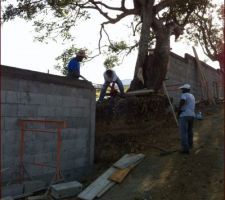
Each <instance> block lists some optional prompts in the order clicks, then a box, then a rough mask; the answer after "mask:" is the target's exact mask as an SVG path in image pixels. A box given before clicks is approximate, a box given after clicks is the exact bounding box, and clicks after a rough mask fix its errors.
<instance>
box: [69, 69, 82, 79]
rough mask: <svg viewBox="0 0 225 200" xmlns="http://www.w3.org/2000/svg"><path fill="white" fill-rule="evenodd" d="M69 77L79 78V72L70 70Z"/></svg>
mask: <svg viewBox="0 0 225 200" xmlns="http://www.w3.org/2000/svg"><path fill="white" fill-rule="evenodd" d="M67 77H68V78H70V79H79V74H78V73H77V72H72V71H68V74H67Z"/></svg>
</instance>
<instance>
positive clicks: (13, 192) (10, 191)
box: [2, 184, 23, 197]
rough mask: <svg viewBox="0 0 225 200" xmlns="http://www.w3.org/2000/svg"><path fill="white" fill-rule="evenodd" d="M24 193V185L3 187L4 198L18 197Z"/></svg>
mask: <svg viewBox="0 0 225 200" xmlns="http://www.w3.org/2000/svg"><path fill="white" fill-rule="evenodd" d="M22 193H23V184H12V185H7V186H3V187H2V196H3V197H6V196H13V197H14V196H18V195H21V194H22Z"/></svg>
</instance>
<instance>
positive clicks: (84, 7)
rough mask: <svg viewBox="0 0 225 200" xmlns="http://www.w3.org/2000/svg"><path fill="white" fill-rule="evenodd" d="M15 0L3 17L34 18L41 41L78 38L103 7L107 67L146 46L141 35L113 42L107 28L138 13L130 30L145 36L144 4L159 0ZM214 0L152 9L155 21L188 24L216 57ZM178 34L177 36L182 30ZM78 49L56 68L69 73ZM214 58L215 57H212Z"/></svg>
mask: <svg viewBox="0 0 225 200" xmlns="http://www.w3.org/2000/svg"><path fill="white" fill-rule="evenodd" d="M211 1H212V0H211ZM15 2H16V3H15V4H12V3H9V2H8V1H7V0H4V1H3V3H2V19H3V21H4V22H6V21H9V20H13V19H14V18H16V17H20V18H23V19H25V20H33V22H34V27H35V31H36V32H37V36H36V40H38V41H41V42H42V41H44V40H46V39H49V38H50V39H52V40H54V41H57V39H58V37H59V38H63V40H65V41H66V40H69V41H70V42H71V41H74V39H75V38H74V35H73V34H72V33H73V32H74V30H75V28H76V25H77V24H79V23H81V22H82V21H83V20H84V21H86V20H88V19H90V17H92V15H91V13H93V11H97V12H98V13H99V15H101V16H103V18H104V19H105V21H103V22H102V24H101V25H100V31H99V42H98V44H99V45H98V48H99V54H101V53H102V52H104V54H106V55H107V56H108V57H107V59H106V60H105V62H104V65H105V66H106V67H107V68H111V67H114V66H115V65H118V64H119V63H120V60H121V57H118V56H119V55H121V54H122V55H123V56H122V58H124V56H126V55H128V54H129V53H130V52H131V51H133V50H134V49H136V48H138V47H140V48H139V51H140V49H141V48H143V47H142V46H141V44H140V42H141V41H142V40H141V39H140V41H137V40H136V39H135V38H134V41H133V43H132V44H129V45H128V44H126V42H125V41H119V42H113V41H111V40H110V36H109V35H108V33H107V31H106V29H105V26H107V25H108V24H116V23H118V22H119V21H121V20H122V19H124V18H126V17H128V16H133V20H131V21H130V24H131V25H130V30H132V31H133V35H134V36H135V35H136V34H137V33H139V34H140V37H142V35H143V33H142V32H141V31H142V27H143V26H145V24H144V21H143V19H144V18H143V17H144V9H143V8H144V7H145V8H147V6H148V5H149V4H151V3H153V2H154V1H141V0H133V5H131V2H132V1H130V0H120V1H116V2H112V1H109V0H106V1H97V0H45V1H43V0H15ZM209 2H210V0H182V1H181V0H158V1H155V3H154V5H153V9H152V10H148V11H147V12H148V13H149V12H150V11H152V15H151V17H152V18H153V19H152V20H153V21H154V20H155V21H160V22H161V23H162V25H163V26H162V27H163V28H168V27H167V25H169V24H171V23H174V24H177V25H179V26H180V27H183V28H184V27H185V28H186V29H187V32H186V33H187V34H185V37H186V38H188V39H189V40H191V41H193V42H194V43H197V41H198V42H200V44H201V45H202V46H204V47H205V51H206V53H207V55H208V56H210V55H213V54H214V53H215V52H216V51H217V48H218V43H219V42H220V39H219V38H221V29H220V27H219V26H217V25H216V23H214V22H213V20H214V17H211V16H210V14H211V13H212V12H213V11H214V10H215V7H214V6H213V5H212V4H211V3H209ZM128 5H131V6H128ZM130 7H132V8H130ZM150 8H151V7H149V9H150ZM208 13H210V14H208ZM216 17H217V16H216ZM149 29H150V32H149V33H148V34H149V37H148V42H147V44H146V45H147V47H148V49H149V48H155V47H154V46H155V42H156V40H155V38H156V32H155V30H154V29H153V27H152V24H151V25H150V27H149ZM204 31H206V33H204ZM103 34H105V35H106V36H107V38H108V44H107V45H106V44H104V45H102V44H101V42H102V35H103ZM144 34H145V33H144ZM173 34H175V35H176V33H173ZM180 34H181V32H180V33H179V34H178V35H176V39H177V38H178V37H179V35H180ZM205 34H207V35H208V36H209V38H210V41H209V40H208V38H207V39H206V37H205V36H204V35H205ZM206 44H207V45H206ZM208 44H210V45H209V46H210V48H209V49H207V48H208ZM107 46H108V49H107V48H106V49H105V50H104V51H101V48H104V47H107ZM76 50H77V48H76V47H75V46H72V47H71V48H69V49H68V50H65V51H64V52H63V53H62V54H61V55H60V56H58V57H57V58H56V60H57V61H58V64H57V66H56V68H57V69H59V70H61V71H63V73H65V72H64V68H65V66H66V64H67V62H68V59H69V57H70V56H72V55H73V54H74V53H75V51H76ZM211 50H213V52H211ZM209 52H210V53H209ZM109 54H111V55H109ZM140 56H141V55H140ZM92 57H94V56H92ZM210 58H211V59H212V56H211V57H210ZM136 65H137V64H136Z"/></svg>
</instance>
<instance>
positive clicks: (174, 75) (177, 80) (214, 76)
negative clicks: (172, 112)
mask: <svg viewBox="0 0 225 200" xmlns="http://www.w3.org/2000/svg"><path fill="white" fill-rule="evenodd" d="M201 66H202V71H203V73H204V74H205V77H206V79H207V84H208V91H209V92H210V93H211V96H213V97H215V98H219V97H223V92H222V91H223V90H222V76H221V74H220V72H219V70H216V69H214V68H212V67H211V66H209V65H207V64H206V63H204V62H201ZM167 78H168V80H167V81H166V85H167V88H168V90H169V94H170V96H172V97H173V99H174V103H175V104H177V103H178V101H179V98H180V91H179V90H178V89H177V88H178V87H179V86H180V85H182V84H185V83H189V84H190V85H191V87H192V89H191V92H192V93H193V94H194V95H195V97H196V100H200V99H201V98H202V97H203V98H205V97H204V94H202V88H201V83H200V77H199V71H198V68H197V64H196V61H195V58H194V57H192V56H190V55H189V54H185V57H184V58H183V57H180V56H178V55H177V54H174V53H172V52H171V57H170V64H169V67H168V73H167Z"/></svg>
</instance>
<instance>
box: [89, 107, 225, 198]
mask: <svg viewBox="0 0 225 200" xmlns="http://www.w3.org/2000/svg"><path fill="white" fill-rule="evenodd" d="M200 109H201V111H202V112H203V115H204V120H198V121H197V120H196V121H195V128H194V148H193V150H192V151H191V154H190V155H183V154H180V153H179V152H177V151H175V152H173V151H174V150H179V148H180V143H179V142H180V141H179V134H178V129H177V127H176V124H175V123H174V121H173V119H172V117H171V116H170V117H169V116H167V117H165V118H164V119H163V120H155V121H154V120H150V121H149V122H146V123H149V124H148V127H147V128H146V126H145V128H143V129H140V128H137V129H135V128H134V126H133V127H132V128H130V129H129V128H128V129H125V128H121V129H120V128H119V127H120V125H121V124H120V123H122V122H118V123H117V124H108V126H107V125H105V126H103V124H102V125H101V124H98V123H97V129H96V174H95V177H97V176H98V175H100V173H101V172H103V171H104V170H106V169H107V168H108V167H110V166H111V164H112V163H113V162H115V161H116V160H117V159H118V158H120V157H121V156H122V155H123V154H125V153H131V152H136V153H144V154H145V155H146V158H145V159H144V160H143V161H142V162H141V163H140V164H139V165H138V166H137V167H136V168H135V169H133V171H131V173H130V174H129V175H128V177H127V178H126V179H125V180H124V181H123V182H122V183H121V184H118V185H116V186H114V187H113V188H112V189H111V190H110V191H108V192H107V193H106V194H105V195H104V196H103V197H101V198H100V199H99V200H223V199H224V114H223V112H224V111H223V106H222V105H217V106H206V107H201V108H200ZM145 125H146V124H145ZM137 126H138V127H139V125H137ZM161 148H162V149H165V150H167V151H171V152H173V153H171V154H168V155H162V154H161V153H162V152H163V151H162V150H160V149H161ZM95 177H93V179H94V178H95Z"/></svg>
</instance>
